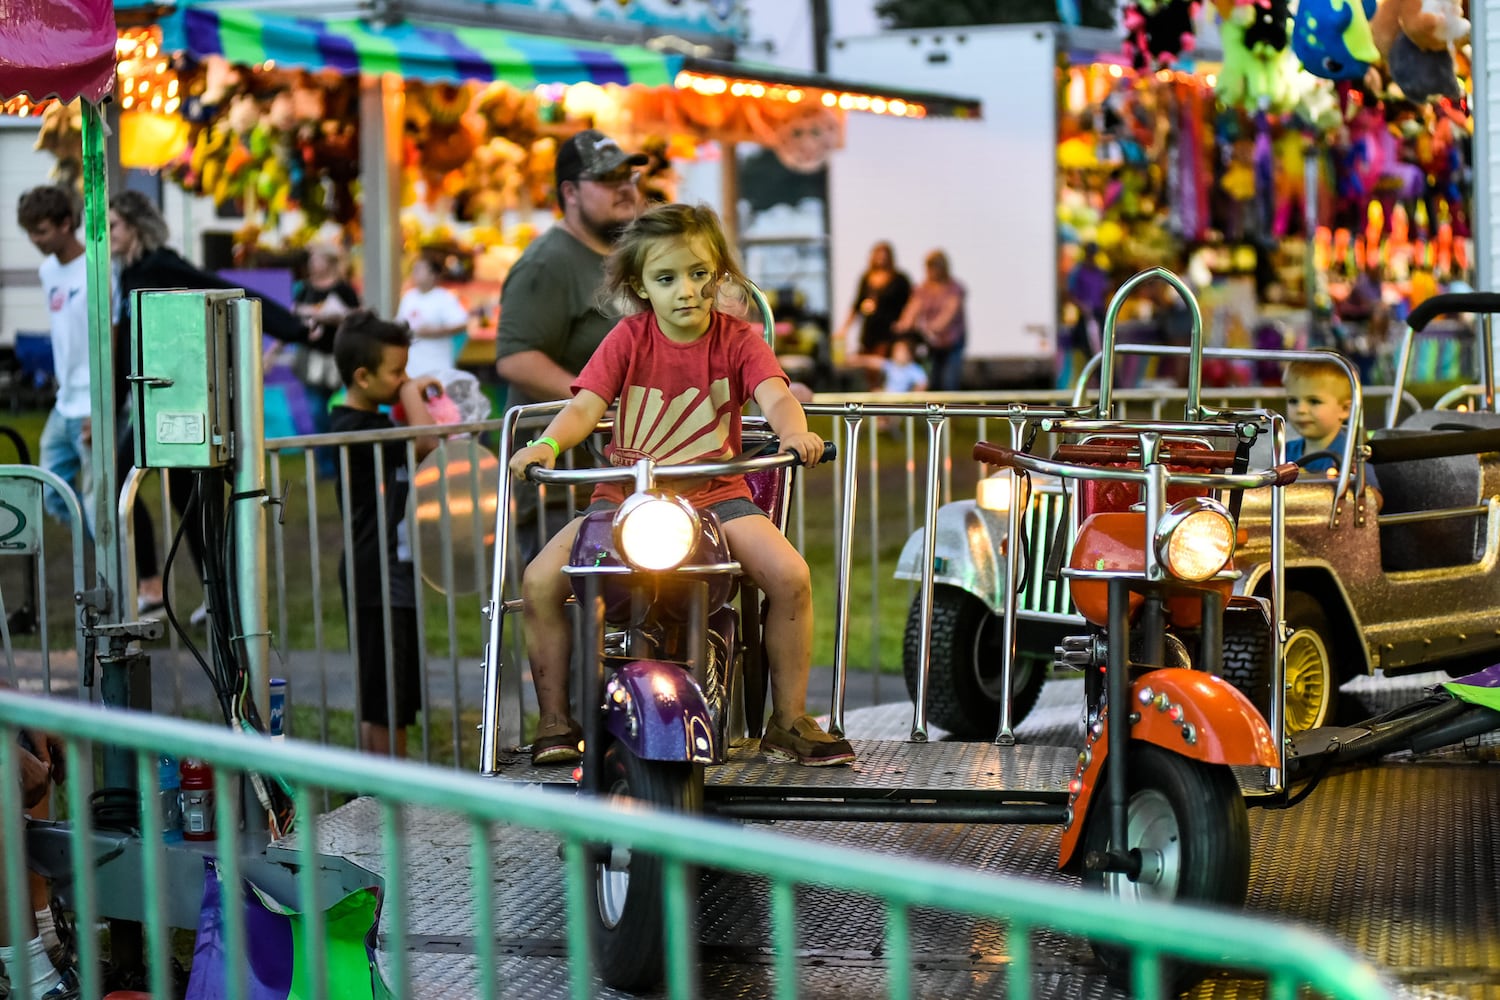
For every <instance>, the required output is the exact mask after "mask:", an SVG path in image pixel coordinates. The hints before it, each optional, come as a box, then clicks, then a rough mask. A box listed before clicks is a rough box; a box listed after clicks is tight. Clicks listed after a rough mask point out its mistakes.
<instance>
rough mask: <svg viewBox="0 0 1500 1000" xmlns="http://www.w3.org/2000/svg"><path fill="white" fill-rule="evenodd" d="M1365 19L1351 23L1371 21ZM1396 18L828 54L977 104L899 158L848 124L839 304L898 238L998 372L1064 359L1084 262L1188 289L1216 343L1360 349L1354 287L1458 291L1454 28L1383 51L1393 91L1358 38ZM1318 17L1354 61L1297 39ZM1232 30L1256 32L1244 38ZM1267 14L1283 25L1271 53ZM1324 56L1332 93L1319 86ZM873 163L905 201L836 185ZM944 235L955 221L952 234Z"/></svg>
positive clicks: (1469, 127)
mask: <svg viewBox="0 0 1500 1000" xmlns="http://www.w3.org/2000/svg"><path fill="white" fill-rule="evenodd" d="M1362 2H1363V3H1364V7H1361V14H1363V13H1364V9H1365V7H1368V8H1371V9H1374V8H1375V4H1374V0H1362ZM1397 6H1399V4H1396V3H1394V2H1392V0H1385V2H1383V3H1382V4H1381V5H1380V12H1381V17H1378V18H1376V19H1375V21H1374V22H1370V21H1369V20H1368V19H1365V20H1361V21H1356V20H1355V19H1354V15H1353V13H1352V10H1353V8H1352V7H1351V6H1350V5H1347V4H1344V3H1342V2H1341V0H1332V2H1329V0H1301V2H1300V3H1299V4H1290V5H1289V4H1288V3H1286V2H1284V0H1274V2H1270V3H1265V4H1257V3H1235V2H1227V3H1219V4H1199V3H1197V2H1189V0H1151V2H1145V3H1140V4H1136V5H1131V7H1130V8H1129V9H1128V11H1127V13H1126V15H1125V16H1124V17H1122V30H1121V31H1117V32H1111V31H1101V30H1096V29H1086V28H1073V27H1065V26H1063V25H1061V24H1016V25H993V26H976V27H967V28H964V29H963V30H962V31H952V30H949V31H933V30H928V29H924V30H922V31H916V30H911V31H892V32H882V33H880V34H878V35H872V36H868V37H860V38H847V39H840V40H838V41H837V42H836V44H835V46H834V49H833V51H832V52H831V54H830V58H831V64H832V69H833V71H834V72H835V73H839V74H843V75H849V76H855V77H858V76H864V75H868V74H870V73H872V72H875V71H877V69H878V70H879V71H880V72H881V73H882V74H883V75H882V79H889V80H891V81H893V82H895V83H899V84H901V85H905V86H913V87H922V88H927V89H937V90H943V89H948V90H956V91H963V92H969V93H974V94H976V95H978V96H979V97H980V98H981V99H982V100H983V101H984V105H985V108H986V115H985V117H984V121H983V122H982V123H981V124H980V126H979V127H977V128H973V129H968V130H959V129H956V128H953V127H950V126H948V125H947V124H946V123H944V122H928V123H923V124H920V125H918V126H914V127H913V128H911V129H910V134H911V135H914V136H915V137H916V138H915V140H912V139H907V140H904V141H898V139H897V136H896V134H895V133H894V132H893V131H892V130H891V129H890V128H889V126H888V125H887V123H885V122H882V121H879V120H874V119H860V120H852V121H851V122H850V123H849V125H848V128H847V130H846V142H847V146H848V149H849V151H850V152H849V156H847V157H845V158H843V160H842V161H841V162H839V163H836V164H835V165H834V167H833V173H834V177H835V184H834V197H833V200H832V204H831V212H832V227H833V232H834V234H835V237H836V243H837V244H838V246H837V247H836V250H835V259H834V284H835V287H836V288H840V287H844V288H852V287H854V284H855V282H856V280H857V276H858V274H859V273H860V271H861V270H862V268H863V264H864V256H865V254H866V252H867V249H868V247H869V246H870V244H871V243H872V242H874V241H875V240H878V239H885V238H890V237H891V235H892V234H900V235H901V242H900V244H898V247H897V249H898V258H900V257H903V256H904V259H905V260H906V261H907V262H910V261H911V260H912V259H913V257H915V256H917V255H918V254H920V253H922V252H925V251H926V250H927V249H929V248H931V247H934V246H941V247H943V248H944V249H946V250H947V251H948V252H949V257H950V259H951V260H952V261H953V263H954V268H955V274H956V275H958V276H959V277H960V278H961V279H965V280H967V282H968V284H969V289H970V299H969V319H970V330H971V337H970V343H969V346H968V349H967V353H968V355H969V357H971V358H972V359H974V360H975V361H976V362H984V361H985V360H986V359H988V360H990V361H991V362H1003V365H993V364H992V366H991V367H996V368H1000V367H1003V368H1005V369H1007V370H1010V369H1014V368H1015V367H1016V362H1018V361H1029V360H1033V359H1037V358H1041V357H1045V358H1047V360H1048V362H1049V366H1050V363H1051V360H1052V357H1053V351H1054V349H1058V350H1061V351H1063V352H1066V350H1067V348H1068V347H1069V346H1070V345H1069V343H1068V339H1069V336H1070V333H1071V331H1072V328H1073V326H1074V325H1075V319H1074V314H1073V313H1072V312H1071V311H1070V310H1068V309H1067V306H1068V305H1069V304H1070V303H1069V298H1070V297H1069V295H1068V277H1069V274H1070V272H1071V271H1072V269H1073V267H1074V266H1075V265H1076V264H1077V262H1078V260H1079V259H1080V257H1081V255H1082V250H1083V248H1084V247H1085V246H1088V245H1090V244H1092V245H1094V246H1096V247H1097V248H1098V249H1099V250H1100V251H1101V252H1102V255H1103V261H1102V264H1103V270H1104V271H1105V274H1106V279H1107V280H1106V282H1105V283H1104V289H1103V290H1104V291H1105V292H1106V293H1107V291H1108V289H1109V288H1111V287H1114V286H1116V285H1118V283H1119V282H1120V281H1121V280H1123V279H1124V278H1125V277H1127V276H1128V275H1130V274H1132V273H1134V272H1136V271H1138V270H1139V269H1141V268H1144V267H1150V266H1167V267H1170V268H1173V269H1174V270H1178V271H1181V272H1183V273H1186V274H1189V275H1190V276H1191V277H1192V278H1193V281H1194V285H1195V290H1196V291H1198V292H1199V294H1200V295H1202V296H1203V297H1204V299H1205V301H1204V306H1205V311H1206V316H1205V318H1206V320H1207V321H1208V323H1209V324H1210V339H1211V342H1212V343H1216V344H1230V345H1236V346H1248V345H1249V344H1250V343H1252V342H1253V340H1254V336H1255V333H1256V330H1257V327H1258V326H1259V325H1261V323H1262V322H1263V321H1265V320H1270V321H1271V323H1272V324H1273V326H1274V327H1275V328H1276V330H1278V331H1280V332H1281V333H1284V334H1290V335H1294V336H1296V337H1297V338H1300V340H1299V342H1303V343H1305V342H1306V338H1307V336H1308V334H1309V333H1310V332H1311V333H1314V334H1315V335H1316V336H1317V337H1321V338H1322V340H1323V341H1326V342H1327V343H1328V344H1329V345H1330V346H1333V345H1334V343H1335V340H1336V337H1335V332H1334V331H1333V330H1332V329H1331V327H1333V326H1334V325H1335V324H1334V321H1337V320H1343V325H1345V326H1346V327H1349V328H1350V329H1349V331H1348V332H1349V335H1350V336H1351V337H1354V336H1356V335H1358V334H1360V333H1362V332H1363V324H1364V319H1363V313H1364V312H1367V311H1368V310H1367V307H1364V308H1359V306H1360V300H1364V301H1365V302H1368V301H1369V298H1370V296H1369V294H1368V290H1367V289H1365V288H1361V287H1359V286H1360V285H1361V284H1369V283H1373V284H1374V285H1375V292H1376V296H1377V297H1378V298H1385V299H1388V300H1391V302H1392V303H1394V304H1395V305H1398V306H1399V307H1400V308H1401V309H1404V308H1407V307H1409V306H1411V305H1415V304H1416V303H1418V302H1420V301H1421V300H1422V299H1423V298H1424V297H1426V296H1428V295H1431V294H1433V293H1434V292H1435V291H1437V290H1441V289H1443V288H1445V287H1447V286H1449V285H1451V284H1452V283H1453V282H1455V281H1467V282H1469V283H1472V280H1473V279H1472V267H1473V263H1474V253H1473V242H1472V232H1473V224H1472V221H1471V219H1472V215H1473V211H1472V205H1473V200H1474V199H1473V192H1472V190H1471V185H1470V181H1469V178H1470V176H1471V163H1472V132H1473V119H1472V116H1471V115H1470V114H1469V112H1468V102H1467V97H1466V95H1467V94H1468V93H1469V91H1470V89H1471V86H1472V85H1471V80H1470V77H1471V75H1472V74H1471V73H1470V72H1469V70H1468V68H1467V59H1466V57H1465V52H1466V46H1465V44H1464V43H1463V41H1462V39H1461V38H1453V37H1452V36H1454V35H1455V33H1457V32H1460V31H1461V30H1463V26H1462V25H1461V24H1460V23H1458V21H1456V20H1453V19H1451V18H1450V19H1447V20H1444V21H1442V23H1441V25H1440V26H1438V25H1434V24H1433V23H1432V22H1430V21H1426V20H1424V21H1423V22H1422V23H1423V24H1424V25H1426V26H1427V28H1428V29H1429V30H1428V31H1427V32H1426V33H1424V32H1423V31H1422V30H1421V28H1420V27H1419V26H1415V25H1414V29H1413V30H1414V31H1416V33H1417V34H1418V35H1419V36H1420V37H1421V42H1420V43H1418V42H1416V41H1414V40H1412V39H1411V38H1408V37H1407V36H1406V35H1405V34H1403V33H1400V32H1399V31H1398V32H1397V34H1399V35H1400V39H1393V40H1390V41H1389V45H1388V48H1389V49H1390V50H1391V51H1394V52H1395V53H1396V58H1395V64H1394V65H1395V67H1396V69H1395V70H1394V71H1393V70H1392V67H1391V61H1390V59H1388V58H1385V57H1383V56H1382V55H1380V51H1381V50H1380V49H1379V48H1376V47H1375V44H1374V42H1373V41H1371V42H1369V43H1368V44H1366V43H1365V42H1362V41H1360V40H1358V38H1357V37H1355V36H1357V35H1358V32H1357V31H1355V30H1354V29H1355V28H1357V27H1358V26H1359V25H1361V24H1362V25H1363V26H1364V31H1365V34H1364V36H1361V37H1365V38H1370V37H1373V33H1374V31H1373V29H1372V28H1371V27H1370V24H1371V23H1374V24H1376V25H1377V26H1379V25H1381V24H1385V23H1386V21H1385V20H1382V18H1385V19H1388V18H1389V16H1390V13H1393V12H1394V9H1395V8H1396V7H1397ZM1330 7H1331V8H1334V9H1337V10H1340V11H1343V12H1345V13H1347V14H1349V21H1348V23H1349V25H1350V31H1351V38H1353V39H1354V40H1352V41H1344V40H1342V36H1338V37H1329V32H1328V31H1327V24H1331V23H1334V22H1333V21H1332V19H1327V18H1325V22H1326V23H1325V25H1324V29H1323V30H1322V31H1320V32H1317V33H1313V34H1309V32H1308V30H1307V24H1306V20H1307V18H1309V17H1311V16H1312V15H1313V14H1315V13H1316V11H1317V10H1318V9H1320V8H1322V9H1328V8H1330ZM1148 8H1149V10H1148ZM1218 8H1222V13H1221V11H1220V10H1219V9H1218ZM1386 8H1391V9H1390V10H1389V11H1387V10H1386ZM1194 11H1200V12H1201V13H1200V14H1199V16H1197V17H1196V18H1195V17H1194V16H1192V15H1193V13H1194ZM1293 15H1295V17H1294V16H1293ZM1246 17H1251V18H1257V17H1258V18H1261V19H1262V20H1259V21H1255V22H1254V23H1253V24H1251V25H1249V26H1248V27H1249V28H1253V29H1254V30H1251V31H1250V37H1249V39H1248V40H1247V38H1246V29H1247V26H1246V25H1245V24H1243V23H1242V21H1243V19H1244V18H1246ZM1267 17H1269V18H1270V20H1271V21H1273V22H1274V21H1276V20H1277V19H1278V18H1279V20H1280V22H1281V24H1282V26H1283V27H1282V30H1281V31H1280V35H1279V37H1280V41H1279V44H1276V42H1275V39H1274V38H1271V37H1269V36H1274V35H1276V32H1275V30H1274V26H1273V25H1269V24H1266V23H1263V19H1264V18H1267ZM1299 24H1300V25H1302V31H1301V34H1300V36H1299V35H1298V34H1297V32H1295V31H1293V30H1292V29H1293V28H1294V27H1296V26H1297V25H1299ZM1389 35H1390V32H1389V31H1386V32H1385V33H1384V34H1383V35H1382V38H1389ZM1260 36H1267V37H1260ZM1443 36H1449V38H1450V40H1446V41H1445V40H1442V39H1443ZM1299 37H1300V39H1301V40H1300V41H1298V38H1299ZM1184 38H1186V39H1187V42H1186V44H1184ZM1310 39H1311V40H1310ZM1425 45H1436V48H1433V49H1428V48H1423V47H1422V46H1425ZM1349 46H1353V50H1352V51H1349V50H1348V47H1349ZM1413 49H1416V50H1417V51H1418V52H1420V53H1421V54H1414V53H1413V51H1412V50H1413ZM1356 53H1358V54H1362V55H1363V56H1364V57H1365V58H1364V60H1362V61H1361V60H1356V59H1355V58H1354V55H1355V54H1356ZM1340 56H1342V57H1344V58H1339V57H1340ZM1322 59H1329V60H1331V63H1338V64H1339V65H1340V67H1341V68H1340V70H1339V71H1338V72H1339V73H1340V74H1341V76H1342V77H1343V78H1341V79H1329V78H1326V76H1325V74H1328V73H1330V72H1333V71H1332V70H1329V69H1325V68H1323V64H1322V62H1321V61H1320V60H1322ZM1445 59H1446V62H1445ZM1309 61H1310V62H1312V63H1314V65H1315V67H1317V72H1316V74H1315V73H1314V71H1312V70H1309V69H1308V68H1307V67H1306V62H1309ZM1356 62H1358V65H1355V63H1356ZM1412 63H1415V64H1416V67H1417V70H1418V71H1417V72H1415V73H1414V72H1413V70H1412ZM873 155H879V156H881V157H882V158H883V160H884V161H885V162H886V163H887V165H888V168H889V171H890V172H891V173H892V174H894V175H896V176H901V177H906V178H909V179H910V180H909V182H908V183H907V184H906V185H905V186H904V187H903V189H902V192H901V197H899V198H893V197H891V193H890V191H889V189H887V188H885V187H883V181H882V179H881V178H877V177H864V176H861V172H860V171H858V170H857V169H849V170H845V169H843V166H844V162H848V161H853V160H857V159H860V158H862V157H866V156H873ZM989 162H994V163H1004V164H1005V173H1004V181H1003V183H1000V184H996V183H992V182H990V181H989V180H988V179H987V178H986V177H985V176H984V175H983V174H982V173H979V172H976V170H975V169H974V165H975V164H978V163H989ZM871 204H878V205H879V206H880V210H879V211H878V212H871V211H869V210H868V206H869V205H871ZM955 217H963V218H965V219H966V220H968V221H969V223H970V224H969V225H968V226H967V227H965V228H964V229H963V230H961V231H960V230H955V229H954V227H952V226H951V225H948V224H946V223H947V220H950V219H952V218H955ZM969 261H972V262H973V263H972V264H968V263H967V262H969ZM1190 264H1191V265H1193V266H1189V265H1190ZM1351 295H1353V296H1354V298H1355V300H1356V302H1355V306H1356V308H1351V309H1349V310H1348V315H1345V304H1346V301H1347V300H1348V299H1349V298H1350V296H1351ZM1314 309H1318V310H1319V311H1320V315H1319V316H1318V317H1314V316H1313V315H1312V313H1313V311H1314ZM1356 313H1359V314H1360V315H1358V316H1356ZM1315 318H1317V319H1319V320H1320V321H1322V320H1326V322H1323V323H1322V328H1320V329H1318V330H1314V329H1313V327H1314V324H1313V320H1314V319H1315ZM1124 319H1125V320H1127V321H1130V320H1134V319H1135V317H1134V316H1133V315H1127V316H1126V317H1124ZM1127 339H1128V338H1127ZM1150 374H1151V373H1150V372H1146V371H1144V369H1143V374H1142V377H1150ZM1205 374H1206V376H1208V375H1209V373H1205ZM1241 374H1243V373H1241ZM1230 376H1233V377H1239V375H1238V374H1235V373H1227V374H1226V377H1230Z"/></svg>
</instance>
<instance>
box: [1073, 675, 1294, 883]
mask: <svg viewBox="0 0 1500 1000" xmlns="http://www.w3.org/2000/svg"><path fill="white" fill-rule="evenodd" d="M1129 706H1130V738H1131V739H1132V740H1142V741H1144V742H1146V743H1155V744H1156V745H1157V746H1159V747H1162V748H1163V749H1166V750H1171V751H1172V752H1173V753H1178V754H1181V755H1182V756H1184V757H1189V758H1191V759H1193V760H1197V761H1202V762H1203V763H1205V764H1228V765H1234V766H1242V765H1244V766H1260V767H1278V766H1280V764H1279V762H1278V759H1277V756H1276V741H1275V739H1273V738H1272V736H1271V727H1270V726H1268V725H1266V720H1265V719H1264V718H1262V717H1261V714H1260V712H1258V711H1256V708H1255V706H1254V705H1253V704H1251V702H1250V699H1249V698H1246V697H1245V696H1244V695H1243V694H1241V693H1240V691H1239V690H1238V689H1237V688H1235V687H1234V685H1232V684H1230V683H1229V682H1228V681H1226V680H1224V679H1223V678H1220V677H1215V676H1213V675H1212V674H1206V673H1204V672H1203V671H1201V670H1189V669H1187V668H1184V667H1166V668H1163V669H1161V670H1153V671H1151V672H1150V673H1148V674H1143V675H1141V676H1140V677H1138V678H1137V679H1136V680H1135V682H1134V683H1133V684H1131V686H1130V701H1129ZM1109 723H1110V719H1109V717H1108V712H1107V711H1106V713H1105V717H1104V718H1102V719H1100V720H1099V721H1097V722H1094V723H1092V724H1091V725H1090V726H1089V729H1088V732H1087V733H1085V734H1084V748H1083V752H1082V753H1080V754H1079V755H1078V766H1077V767H1076V768H1075V769H1074V771H1073V780H1072V781H1071V782H1070V783H1069V784H1068V811H1067V814H1066V818H1065V819H1064V820H1063V834H1062V843H1061V845H1060V846H1059V847H1058V857H1057V867H1058V868H1066V867H1068V865H1069V864H1071V863H1072V861H1073V857H1074V855H1075V854H1076V853H1077V851H1078V845H1079V842H1080V841H1081V839H1082V833H1083V826H1084V822H1085V821H1086V820H1087V818H1088V814H1089V805H1090V804H1091V803H1092V801H1093V797H1094V791H1095V789H1097V788H1098V786H1099V782H1100V778H1101V776H1102V775H1103V774H1104V761H1105V758H1106V757H1108V756H1109Z"/></svg>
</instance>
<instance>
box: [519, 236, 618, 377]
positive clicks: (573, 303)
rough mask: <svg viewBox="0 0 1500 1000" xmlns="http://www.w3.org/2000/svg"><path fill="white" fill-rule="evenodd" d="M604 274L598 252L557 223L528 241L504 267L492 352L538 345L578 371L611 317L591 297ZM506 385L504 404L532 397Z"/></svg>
mask: <svg viewBox="0 0 1500 1000" xmlns="http://www.w3.org/2000/svg"><path fill="white" fill-rule="evenodd" d="M603 280H604V258H603V257H602V256H601V255H599V254H597V253H595V252H594V251H593V250H591V249H589V248H588V247H586V246H584V245H583V244H582V243H580V242H578V240H577V239H576V238H574V236H573V235H572V234H571V233H569V232H568V231H567V230H565V229H563V228H562V226H553V227H552V228H551V229H549V230H547V231H546V232H545V233H543V234H542V235H540V236H538V237H537V238H536V239H534V240H532V241H531V245H530V246H528V247H527V248H526V250H525V252H524V253H522V254H521V258H520V260H517V261H516V263H515V266H513V267H512V268H511V269H510V274H508V275H507V276H506V278H505V286H504V287H503V288H502V289H501V292H500V328H499V331H498V332H497V334H496V338H495V351H496V357H499V358H504V357H507V356H508V355H511V354H518V353H520V352H521V351H541V352H542V353H543V354H545V355H547V357H549V358H551V359H552V360H553V361H554V362H556V363H557V364H558V365H560V366H562V367H563V368H565V369H567V370H568V371H570V372H573V373H575V374H576V373H578V372H581V371H583V366H584V365H586V364H587V363H588V360H589V358H591V357H593V356H594V349H595V348H597V347H598V346H599V342H600V341H602V340H603V339H604V335H605V334H607V333H609V331H610V330H612V329H614V326H615V323H616V322H618V321H617V320H616V319H614V318H612V317H610V316H606V315H605V314H604V313H602V312H600V311H599V309H598V307H597V305H596V302H597V298H598V293H599V285H600V283H601V282H602V281H603ZM535 402H541V400H534V399H532V398H531V397H530V396H528V395H527V394H526V393H525V391H524V390H522V389H521V388H520V387H519V386H515V385H512V386H511V387H510V391H509V394H508V395H507V397H506V405H507V406H518V405H520V404H521V403H535Z"/></svg>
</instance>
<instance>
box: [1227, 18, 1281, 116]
mask: <svg viewBox="0 0 1500 1000" xmlns="http://www.w3.org/2000/svg"><path fill="white" fill-rule="evenodd" d="M1217 6H1218V9H1219V12H1220V17H1221V18H1222V22H1221V23H1220V25H1219V35H1220V41H1221V43H1222V45H1223V48H1224V66H1223V69H1222V70H1221V72H1220V73H1219V80H1218V83H1217V84H1216V85H1215V88H1214V90H1215V93H1216V94H1217V95H1218V98H1219V100H1220V101H1221V102H1222V103H1224V104H1225V105H1227V106H1229V107H1235V108H1243V109H1245V110H1247V111H1273V112H1284V111H1290V110H1291V109H1292V107H1293V106H1294V105H1295V104H1296V103H1297V90H1296V86H1295V78H1296V73H1297V59H1296V57H1295V56H1294V55H1293V54H1292V52H1291V51H1290V50H1289V49H1288V48H1287V47H1286V45H1287V35H1286V24H1287V4H1286V0H1255V2H1252V3H1248V4H1237V3H1233V2H1231V0H1217Z"/></svg>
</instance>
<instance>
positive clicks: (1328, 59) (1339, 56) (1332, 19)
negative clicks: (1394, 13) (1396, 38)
mask: <svg viewBox="0 0 1500 1000" xmlns="http://www.w3.org/2000/svg"><path fill="white" fill-rule="evenodd" d="M1375 2H1376V0H1302V2H1301V3H1299V4H1298V5H1297V16H1296V20H1295V21H1294V22H1293V24H1292V52H1293V53H1294V54H1295V55H1296V56H1297V59H1298V60H1299V61H1300V62H1301V63H1302V65H1303V66H1304V67H1305V68H1306V69H1307V71H1308V72H1309V73H1311V74H1312V75H1313V76H1320V77H1322V78H1323V79H1325V80H1359V79H1362V78H1363V77H1364V75H1365V73H1366V72H1368V71H1369V69H1370V64H1371V63H1374V62H1378V61H1379V60H1380V51H1379V50H1378V49H1377V48H1376V47H1375V36H1374V35H1373V34H1371V32H1370V15H1372V14H1374V13H1375Z"/></svg>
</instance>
